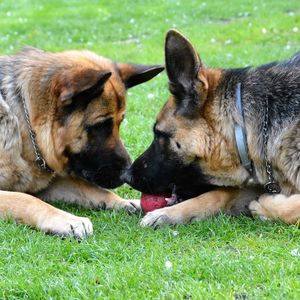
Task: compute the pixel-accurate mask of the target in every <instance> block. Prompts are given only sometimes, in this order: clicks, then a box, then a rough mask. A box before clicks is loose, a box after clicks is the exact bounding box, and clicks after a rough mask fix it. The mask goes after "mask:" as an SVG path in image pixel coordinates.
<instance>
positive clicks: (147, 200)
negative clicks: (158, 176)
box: [141, 194, 168, 213]
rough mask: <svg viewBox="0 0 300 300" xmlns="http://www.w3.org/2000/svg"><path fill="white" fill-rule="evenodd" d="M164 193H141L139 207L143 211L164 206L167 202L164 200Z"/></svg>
mask: <svg viewBox="0 0 300 300" xmlns="http://www.w3.org/2000/svg"><path fill="white" fill-rule="evenodd" d="M166 198H167V196H166V195H148V194H142V196H141V207H142V210H143V212H144V213H147V212H149V211H153V210H155V209H158V208H162V207H165V206H166V205H167V204H168V203H167V201H166Z"/></svg>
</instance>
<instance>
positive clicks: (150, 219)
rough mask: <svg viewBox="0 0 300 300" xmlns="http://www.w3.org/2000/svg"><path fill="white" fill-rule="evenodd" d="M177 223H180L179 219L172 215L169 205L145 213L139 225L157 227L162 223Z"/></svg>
mask: <svg viewBox="0 0 300 300" xmlns="http://www.w3.org/2000/svg"><path fill="white" fill-rule="evenodd" d="M179 223H181V222H180V219H179V218H175V217H174V215H173V214H172V213H171V207H165V208H161V209H156V210H154V211H151V212H149V213H147V214H146V215H145V216H144V218H143V219H142V220H141V222H140V226H142V227H148V226H149V227H153V228H157V227H159V226H162V225H175V224H179Z"/></svg>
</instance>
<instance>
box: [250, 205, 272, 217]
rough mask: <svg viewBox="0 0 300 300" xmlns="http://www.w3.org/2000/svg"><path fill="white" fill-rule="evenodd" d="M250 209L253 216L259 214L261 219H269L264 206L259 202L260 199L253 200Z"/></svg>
mask: <svg viewBox="0 0 300 300" xmlns="http://www.w3.org/2000/svg"><path fill="white" fill-rule="evenodd" d="M249 209H250V212H251V214H252V216H257V217H259V218H260V219H261V220H268V219H269V218H268V217H266V213H265V211H264V208H263V206H262V205H261V203H259V201H251V202H250V204H249Z"/></svg>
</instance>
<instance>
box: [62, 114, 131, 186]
mask: <svg viewBox="0 0 300 300" xmlns="http://www.w3.org/2000/svg"><path fill="white" fill-rule="evenodd" d="M86 130H87V133H88V143H87V145H86V147H85V149H84V150H83V151H81V152H80V153H76V154H75V153H71V152H70V151H67V152H66V153H65V155H66V156H67V157H68V158H69V173H70V174H71V175H74V176H78V177H81V178H84V179H86V180H88V181H90V182H93V183H95V184H97V185H99V186H101V187H104V188H115V187H117V186H119V185H121V184H122V183H123V181H122V180H121V178H120V177H121V174H122V172H123V170H124V169H126V168H127V167H128V166H129V164H130V162H131V161H130V158H129V156H128V154H127V152H126V150H125V149H124V148H123V146H122V145H121V144H116V145H115V147H114V148H112V149H111V148H107V147H106V141H107V139H108V138H110V137H111V136H112V130H113V120H112V118H109V119H107V120H105V121H104V122H101V123H98V124H95V125H93V126H87V127H86Z"/></svg>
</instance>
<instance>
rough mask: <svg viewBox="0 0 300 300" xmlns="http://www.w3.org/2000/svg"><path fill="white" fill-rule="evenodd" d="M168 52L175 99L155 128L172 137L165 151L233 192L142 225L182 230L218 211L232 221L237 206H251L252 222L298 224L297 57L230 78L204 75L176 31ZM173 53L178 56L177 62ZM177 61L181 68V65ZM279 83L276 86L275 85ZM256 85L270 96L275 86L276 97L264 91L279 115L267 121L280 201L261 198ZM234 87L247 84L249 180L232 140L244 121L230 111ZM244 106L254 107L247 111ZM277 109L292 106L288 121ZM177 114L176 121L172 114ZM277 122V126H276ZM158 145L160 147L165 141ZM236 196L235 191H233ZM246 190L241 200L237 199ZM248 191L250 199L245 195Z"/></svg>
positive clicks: (163, 212)
mask: <svg viewBox="0 0 300 300" xmlns="http://www.w3.org/2000/svg"><path fill="white" fill-rule="evenodd" d="M165 49H166V70H167V73H168V76H169V80H170V82H171V84H170V87H171V89H170V90H171V93H172V94H173V95H172V96H171V97H170V98H169V100H168V101H167V103H166V104H165V105H164V107H163V108H162V110H161V112H160V113H159V114H158V118H157V122H156V128H157V129H159V130H160V131H161V132H165V133H170V136H171V138H170V139H169V140H168V143H167V146H166V147H169V148H170V150H171V153H176V155H178V156H179V158H180V159H181V161H182V163H183V165H189V163H190V162H198V163H199V167H200V168H199V170H201V173H202V174H203V175H204V176H205V175H206V178H209V179H208V182H209V183H210V184H214V185H217V186H230V187H232V188H228V189H226V188H225V189H223V190H222V191H220V190H218V191H212V192H208V193H205V194H203V195H201V196H199V197H196V198H193V199H190V200H186V201H185V202H183V203H180V204H177V205H175V206H172V207H167V208H163V209H159V210H156V211H154V212H151V213H148V214H147V215H146V216H145V217H144V219H143V220H142V222H141V224H142V225H143V226H147V225H149V226H156V225H161V224H164V223H168V224H177V223H186V222H188V221H189V220H191V219H193V218H200V219H201V218H203V217H206V216H211V215H214V214H216V212H218V211H220V210H222V211H224V212H226V213H232V212H233V210H235V209H236V205H237V204H239V205H240V204H241V203H243V205H242V206H243V207H241V209H240V210H239V211H240V212H244V211H246V210H247V209H246V206H248V205H249V208H250V212H251V213H252V215H254V216H256V215H257V216H259V217H261V218H263V219H272V220H276V219H280V220H282V221H284V222H286V223H289V224H295V223H296V222H298V221H299V219H300V196H299V192H300V173H299V144H300V139H299V136H300V123H299V120H298V119H297V114H298V113H297V110H298V109H299V103H298V102H299V97H298V96H299V93H297V91H298V90H299V62H300V58H299V53H298V54H296V55H295V56H294V57H292V58H291V59H290V60H288V61H286V62H283V63H279V64H278V65H276V64H274V69H273V68H272V67H265V68H266V69H267V71H264V70H261V69H255V68H253V69H249V70H248V69H245V70H244V73H239V71H237V70H236V71H232V72H231V71H228V72H227V71H226V70H220V69H209V68H206V67H205V66H204V65H203V64H202V63H201V60H200V59H199V56H198V55H197V52H196V50H195V49H194V48H193V47H192V45H191V43H190V42H189V41H188V40H187V39H186V38H185V37H183V36H182V35H181V34H180V33H179V32H177V31H176V30H170V31H169V32H168V34H167V37H166V46H165ZM178 52H180V53H182V55H181V56H180V53H179V54H178ZM176 59H177V61H180V63H178V65H176V64H177V61H176ZM183 62H186V63H183ZM289 69H290V71H289V72H287V71H286V70H289ZM195 70H199V72H198V74H197V73H196V75H197V76H198V78H197V80H195V79H194V78H195V77H196V76H194V74H193V72H194V71H195ZM226 72H227V73H226ZM230 72H231V73H230ZM280 72H282V74H280ZM225 73H226V75H225ZM228 74H229V75H228ZM237 74H239V75H237ZM241 74H243V75H241ZM270 74H271V75H270ZM274 74H276V76H274ZM226 76H227V77H226ZM230 76H231V77H230ZM243 76H244V77H243ZM287 77H288V78H287ZM279 78H280V80H277V79H279ZM286 78H287V79H289V81H288V83H287V85H285V84H282V82H281V81H285V79H286ZM260 79H261V80H263V82H264V84H263V85H262V87H263V88H264V89H265V88H266V87H265V85H266V83H268V84H269V85H268V88H269V89H271V88H273V87H272V84H273V83H274V82H276V83H277V85H278V86H276V89H274V91H272V90H270V91H269V92H268V91H267V95H269V94H270V95H271V96H270V97H271V99H272V101H273V102H272V103H273V110H274V111H276V113H274V112H273V115H272V114H271V113H270V114H269V115H270V116H272V117H273V118H275V120H270V121H269V123H270V124H271V125H270V124H269V136H268V144H267V149H266V151H267V157H268V159H269V160H270V162H271V164H272V168H273V170H274V178H275V180H277V181H278V182H279V184H280V187H281V194H279V195H276V196H272V195H262V190H263V187H264V184H265V183H267V182H268V181H269V178H268V176H267V173H266V166H265V155H264V153H263V134H262V123H263V121H264V111H265V109H266V108H265V97H266V96H265V95H266V94H265V93H266V91H263V92H262V95H260V94H259V93H254V92H253V91H252V90H251V89H252V88H253V89H254V90H255V88H256V89H257V86H258V85H259V83H260V82H259V80H260ZM226 80H227V81H226ZM199 82H200V83H201V85H199ZM237 82H242V84H244V85H243V87H244V90H243V91H242V92H243V95H242V97H243V99H244V106H245V107H246V108H245V107H244V115H246V122H245V130H246V133H247V142H248V148H249V157H250V159H251V160H252V162H253V165H254V167H255V172H254V175H252V174H249V173H248V171H247V170H246V168H244V167H243V166H242V164H241V161H240V157H239V154H238V150H237V146H236V141H235V136H234V125H235V124H236V123H237V124H240V125H242V126H244V121H243V120H242V118H241V116H240V114H239V113H238V112H237V109H236V107H235V87H236V84H237ZM253 82H254V84H253ZM199 86H200V87H199ZM289 86H291V88H293V89H295V90H292V91H288V87H289ZM191 90H192V92H191ZM280 93H281V94H280ZM178 95H179V96H178ZM195 95H196V96H195ZM253 95H255V97H254V96H253ZM282 95H289V97H288V96H286V99H285V97H283V96H282ZM291 95H292V96H291ZM185 96H186V97H185ZM259 96H260V97H261V99H259V101H260V104H259V105H256V106H255V104H257V103H256V102H257V101H258V99H256V98H259ZM176 97H178V98H176ZM281 97H283V99H281ZM245 99H247V100H249V101H252V102H251V103H247V101H246V100H245ZM188 101H189V102H188ZM291 101H294V102H292V103H295V108H294V107H292V106H293V104H291ZM288 102H290V103H288ZM188 104H190V106H189V105H188ZM277 104H278V105H279V107H284V105H286V106H287V107H288V104H289V105H290V106H289V108H290V110H291V114H290V115H289V112H288V110H286V111H285V112H283V113H282V114H279V113H278V110H280V109H281V108H279V109H278V107H276V105H277ZM252 105H253V106H252ZM257 107H259V108H257ZM180 109H181V113H177V112H178V111H180ZM195 110H198V111H196V112H195ZM282 110H284V109H282ZM253 112H254V113H253ZM276 118H278V119H280V120H278V121H277V119H276ZM279 124H280V125H279ZM161 142H162V143H163V138H162V141H161ZM176 143H177V144H180V147H176ZM169 164H170V162H169ZM191 180H192V179H191ZM234 188H235V189H236V190H235V191H233V190H232V189H234ZM243 189H245V190H246V192H244V191H242V190H243ZM251 189H254V191H250V190H251ZM245 193H246V194H247V193H248V196H246V197H245V199H244V200H245V201H241V200H243V197H244V196H242V194H243V195H244V194H245ZM255 199H258V200H257V201H255Z"/></svg>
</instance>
